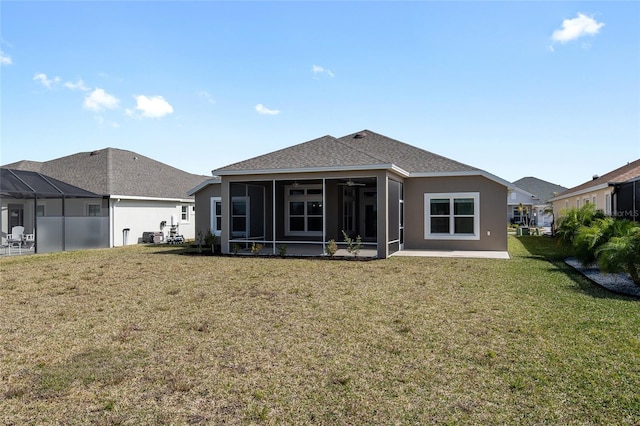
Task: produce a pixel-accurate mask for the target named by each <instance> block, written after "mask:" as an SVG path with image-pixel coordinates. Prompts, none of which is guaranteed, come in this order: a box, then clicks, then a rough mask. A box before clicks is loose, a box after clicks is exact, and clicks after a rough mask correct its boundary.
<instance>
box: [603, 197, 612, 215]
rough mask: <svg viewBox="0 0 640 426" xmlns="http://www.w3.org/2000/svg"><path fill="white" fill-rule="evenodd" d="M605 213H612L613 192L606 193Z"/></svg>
mask: <svg viewBox="0 0 640 426" xmlns="http://www.w3.org/2000/svg"><path fill="white" fill-rule="evenodd" d="M604 213H605V214H606V215H611V194H605V195H604Z"/></svg>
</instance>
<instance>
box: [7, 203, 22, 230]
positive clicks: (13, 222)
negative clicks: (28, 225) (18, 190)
mask: <svg viewBox="0 0 640 426" xmlns="http://www.w3.org/2000/svg"><path fill="white" fill-rule="evenodd" d="M14 226H24V206H23V205H22V204H9V230H8V232H9V233H10V232H11V230H12V229H13V227H14Z"/></svg>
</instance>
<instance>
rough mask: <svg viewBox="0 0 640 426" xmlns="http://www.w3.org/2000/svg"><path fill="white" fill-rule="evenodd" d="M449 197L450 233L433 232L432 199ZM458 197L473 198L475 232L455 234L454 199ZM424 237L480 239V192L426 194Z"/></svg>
mask: <svg viewBox="0 0 640 426" xmlns="http://www.w3.org/2000/svg"><path fill="white" fill-rule="evenodd" d="M436 198H448V199H449V205H450V214H449V221H450V222H449V233H448V234H445V233H431V200H432V199H436ZM458 198H472V199H473V233H472V234H455V226H454V225H455V223H454V220H455V217H456V216H455V215H454V214H453V213H454V200H455V199H458ZM424 239H425V240H479V239H480V193H479V192H444V193H425V194H424Z"/></svg>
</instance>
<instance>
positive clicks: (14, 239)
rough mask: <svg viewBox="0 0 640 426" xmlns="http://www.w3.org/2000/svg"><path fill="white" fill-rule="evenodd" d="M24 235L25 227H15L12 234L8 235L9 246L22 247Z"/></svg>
mask: <svg viewBox="0 0 640 426" xmlns="http://www.w3.org/2000/svg"><path fill="white" fill-rule="evenodd" d="M23 235H24V226H14V227H13V228H11V234H9V235H7V244H9V246H11V247H22V238H23Z"/></svg>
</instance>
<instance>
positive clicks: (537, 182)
mask: <svg viewBox="0 0 640 426" xmlns="http://www.w3.org/2000/svg"><path fill="white" fill-rule="evenodd" d="M513 184H514V185H515V186H517V187H518V188H520V189H524V190H525V191H527V192H528V193H530V194H533V195H535V196H536V197H538V199H539V200H541V201H543V202H547V201H548V200H549V199H550V198H552V197H555V196H556V195H558V194H560V193H561V192H564V191H566V190H567V188H565V187H564V186H560V185H556V184H555V183H551V182H547V181H544V180H542V179H538V178H535V177H531V176H529V177H523V178H522V179H518V180H517V181H515V182H513Z"/></svg>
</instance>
